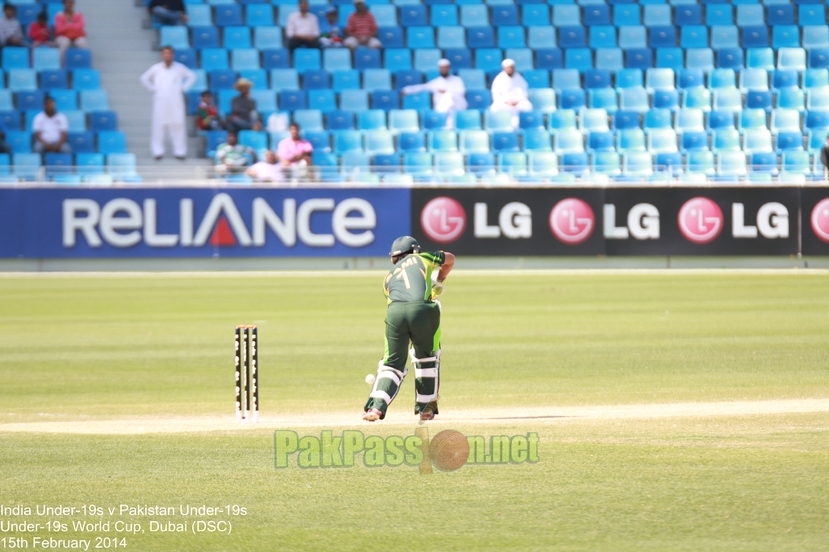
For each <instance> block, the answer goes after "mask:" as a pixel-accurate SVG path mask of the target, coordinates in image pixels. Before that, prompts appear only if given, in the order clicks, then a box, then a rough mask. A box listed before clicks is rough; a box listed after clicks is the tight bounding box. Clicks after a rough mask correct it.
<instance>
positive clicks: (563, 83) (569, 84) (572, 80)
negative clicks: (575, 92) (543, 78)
mask: <svg viewBox="0 0 829 552" xmlns="http://www.w3.org/2000/svg"><path fill="white" fill-rule="evenodd" d="M552 74H553V81H552V83H553V89H554V90H555V91H556V93H557V94H560V93H561V91H562V90H568V89H579V88H581V76H580V75H579V72H578V70H577V69H553V73H552Z"/></svg>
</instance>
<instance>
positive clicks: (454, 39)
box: [437, 26, 466, 49]
mask: <svg viewBox="0 0 829 552" xmlns="http://www.w3.org/2000/svg"><path fill="white" fill-rule="evenodd" d="M437 45H438V48H443V49H445V48H466V31H465V30H464V28H463V27H460V26H443V27H438V42H437Z"/></svg>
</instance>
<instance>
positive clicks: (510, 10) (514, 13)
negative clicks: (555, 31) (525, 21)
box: [490, 4, 558, 27]
mask: <svg viewBox="0 0 829 552" xmlns="http://www.w3.org/2000/svg"><path fill="white" fill-rule="evenodd" d="M490 9H491V11H492V19H491V22H492V25H493V26H495V27H500V26H503V25H519V22H518V7H517V6H515V5H512V4H507V5H502V6H491V8H490ZM554 25H555V23H554ZM556 26H558V25H556Z"/></svg>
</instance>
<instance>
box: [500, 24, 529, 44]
mask: <svg viewBox="0 0 829 552" xmlns="http://www.w3.org/2000/svg"><path fill="white" fill-rule="evenodd" d="M497 45H498V47H499V48H502V49H503V48H523V47H525V46H526V39H525V37H524V27H521V26H512V25H505V26H502V27H498V44H497Z"/></svg>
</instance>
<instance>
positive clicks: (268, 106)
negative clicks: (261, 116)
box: [250, 89, 276, 113]
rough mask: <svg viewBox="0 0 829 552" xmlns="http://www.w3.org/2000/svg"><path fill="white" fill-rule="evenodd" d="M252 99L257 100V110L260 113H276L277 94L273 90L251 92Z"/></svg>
mask: <svg viewBox="0 0 829 552" xmlns="http://www.w3.org/2000/svg"><path fill="white" fill-rule="evenodd" d="M250 97H251V98H253V99H254V100H256V108H257V110H258V111H259V112H260V113H267V112H270V111H276V93H275V92H274V91H273V90H261V89H259V90H256V89H254V90H251V91H250Z"/></svg>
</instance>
